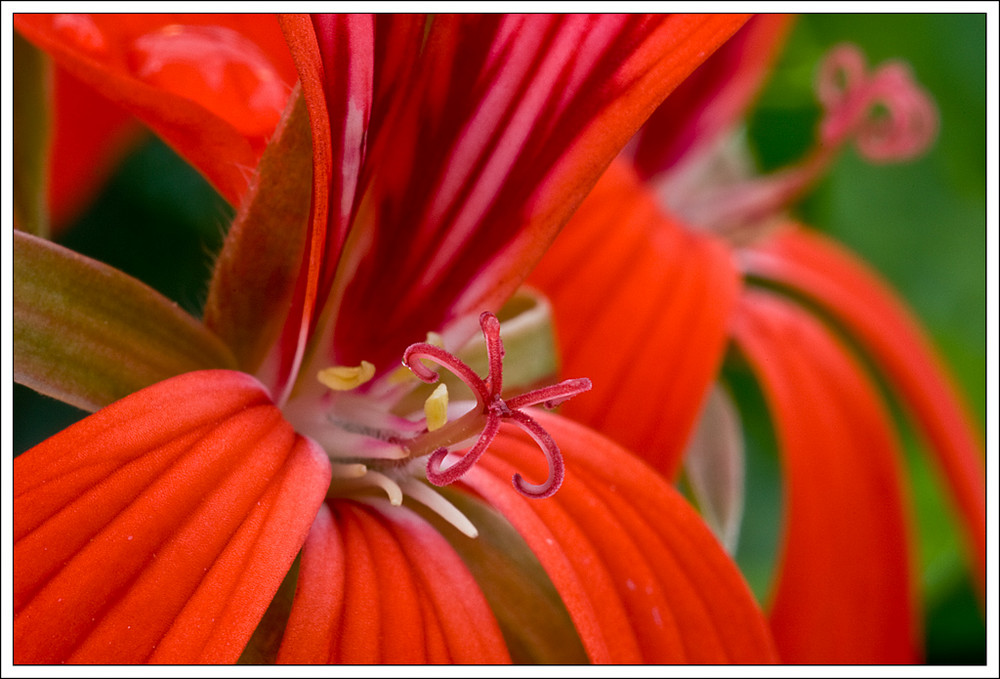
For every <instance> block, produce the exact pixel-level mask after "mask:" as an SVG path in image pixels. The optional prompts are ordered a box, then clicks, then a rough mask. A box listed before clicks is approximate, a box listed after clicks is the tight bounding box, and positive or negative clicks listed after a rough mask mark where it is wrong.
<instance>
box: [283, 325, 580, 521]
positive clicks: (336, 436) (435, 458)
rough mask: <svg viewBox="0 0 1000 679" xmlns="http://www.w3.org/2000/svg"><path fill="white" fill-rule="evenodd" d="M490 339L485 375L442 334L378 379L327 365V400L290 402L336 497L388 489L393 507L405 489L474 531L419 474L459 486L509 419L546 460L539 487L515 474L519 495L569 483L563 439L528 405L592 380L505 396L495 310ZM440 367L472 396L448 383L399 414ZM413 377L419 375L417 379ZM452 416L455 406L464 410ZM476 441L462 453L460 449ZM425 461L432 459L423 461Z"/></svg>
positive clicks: (367, 368) (370, 372) (547, 492)
mask: <svg viewBox="0 0 1000 679" xmlns="http://www.w3.org/2000/svg"><path fill="white" fill-rule="evenodd" d="M479 323H480V327H481V328H482V332H483V337H484V338H485V340H486V353H487V361H488V366H489V368H488V373H487V375H486V377H485V378H481V377H480V376H479V375H478V374H477V373H476V372H475V371H474V370H473V369H472V368H470V367H469V366H468V365H467V364H466V363H465V362H463V361H462V360H461V359H459V358H458V357H457V356H455V355H454V354H452V353H450V352H448V351H447V350H445V349H444V348H443V347H442V346H440V344H441V342H440V340H439V339H436V338H434V337H432V338H430V339H429V341H427V342H418V343H416V344H412V345H410V346H409V347H407V349H406V350H405V351H404V352H403V366H405V367H403V368H400V370H399V371H396V372H394V373H390V374H388V375H385V376H383V377H381V378H379V379H376V380H373V379H372V378H373V376H374V373H375V370H374V367H373V366H372V365H371V364H370V363H367V362H362V364H361V365H360V366H357V367H333V368H326V369H325V370H322V371H320V373H319V375H318V376H317V377H318V379H319V381H320V382H321V383H322V384H323V385H325V386H327V387H328V388H329V389H330V392H329V393H327V394H325V395H324V397H323V398H322V399H321V405H322V407H321V409H320V410H318V411H317V410H316V409H315V408H302V407H301V406H298V407H296V406H297V404H295V403H292V404H289V406H290V410H291V412H290V413H289V415H290V416H291V417H294V418H295V419H296V426H297V427H299V428H300V429H299V430H300V431H302V432H303V433H305V434H307V435H309V436H310V437H312V438H313V439H315V440H316V441H317V442H318V443H319V444H320V445H322V446H323V447H324V448H325V449H326V451H327V453H328V454H329V455H330V457H331V460H332V462H333V467H334V471H333V476H334V479H333V482H332V484H331V489H330V494H331V495H334V496H339V497H343V496H353V495H358V494H364V493H366V492H370V491H371V490H372V489H373V488H374V489H380V490H381V491H383V492H385V493H386V494H387V495H388V497H389V500H390V501H391V502H392V503H393V504H396V505H398V504H400V503H401V502H402V500H403V497H404V495H406V496H408V497H410V498H412V499H413V500H415V501H417V502H420V503H422V504H424V505H426V506H428V507H430V508H431V509H432V510H433V511H435V512H437V513H438V514H439V515H441V516H443V517H444V518H445V519H447V520H448V521H450V522H451V523H452V524H454V525H455V526H456V527H458V528H459V529H460V530H462V531H463V532H466V533H467V534H470V535H474V534H475V528H474V527H472V526H471V524H470V523H469V522H468V519H466V518H465V517H464V516H462V515H461V514H460V513H459V512H458V510H457V509H455V508H454V507H453V506H452V505H451V504H450V503H449V502H448V501H447V500H446V499H445V498H444V497H443V496H441V495H440V494H439V493H437V492H436V491H435V490H434V489H433V488H432V487H430V486H428V485H427V484H425V483H424V482H423V480H421V479H420V478H419V477H420V476H423V477H425V478H426V480H427V481H429V482H430V483H431V484H433V485H435V486H445V485H448V484H451V483H454V482H455V481H457V480H458V479H460V478H461V477H462V476H464V475H465V474H466V473H467V472H468V471H469V470H470V469H472V467H473V466H474V465H475V464H476V462H477V461H478V460H479V459H480V458H481V457H482V456H483V454H484V453H485V452H486V451H487V449H488V448H489V446H490V444H491V443H492V442H493V440H494V438H495V437H496V435H497V433H498V432H499V430H500V425H501V423H502V422H504V421H506V422H510V423H512V424H514V425H516V426H518V427H520V428H522V429H523V430H525V431H526V432H527V433H528V434H529V435H530V436H531V437H532V438H533V439H534V440H535V441H536V442H537V443H538V446H539V448H540V449H541V452H542V454H543V455H544V456H545V458H546V461H547V462H548V469H549V474H548V478H547V479H545V481H543V482H542V483H540V484H533V483H529V482H527V481H526V480H525V479H524V478H523V477H522V476H521V475H520V474H515V475H514V477H513V479H512V482H513V484H514V487H515V488H516V489H517V491H518V492H520V493H521V494H523V495H525V496H527V497H531V498H546V497H549V496H551V495H552V494H553V493H555V492H556V491H557V490H558V489H559V486H560V484H561V483H562V480H563V477H564V474H565V468H564V463H563V458H562V454H561V452H560V450H559V446H558V445H557V444H556V442H555V440H554V439H553V438H552V436H551V435H550V434H549V433H548V432H547V431H545V429H544V428H543V427H542V426H541V425H540V424H539V423H538V422H537V421H536V420H535V419H534V418H533V417H531V415H530V414H528V413H527V412H525V409H526V408H528V407H530V406H537V405H542V406H544V407H546V408H554V407H555V406H557V405H559V404H560V403H562V402H563V401H566V400H567V399H569V398H572V397H573V396H576V395H577V394H580V393H582V392H584V391H587V390H589V389H590V387H591V384H590V380H588V379H586V378H583V379H571V380H565V381H563V382H560V383H558V384H554V385H550V386H546V387H542V388H540V389H535V390H533V391H529V392H526V393H522V394H518V395H516V396H513V397H510V398H506V399H505V398H504V397H503V395H502V389H503V357H504V346H503V341H502V340H501V338H500V321H499V320H498V319H497V317H496V316H495V315H493V314H492V313H490V312H488V311H487V312H483V313H482V314H481V315H480V318H479ZM435 366H436V367H443V368H446V369H447V370H449V371H450V372H452V373H453V374H454V375H455V376H456V377H457V378H458V379H459V380H461V381H462V383H464V384H465V386H466V387H467V388H468V389H469V391H470V392H471V394H472V396H473V397H474V398H475V403H474V404H472V405H471V407H468V403H469V402H464V403H463V402H459V403H456V404H451V403H449V395H448V390H447V387H446V386H445V385H444V384H443V383H441V384H439V385H438V387H437V388H436V389H435V390H434V391H433V392H432V393H431V394H430V396H428V397H427V398H426V399H425V400H424V404H423V417H419V416H418V417H413V415H412V414H410V415H409V416H405V415H400V414H398V412H397V411H399V410H400V409H401V408H404V409H405V408H410V409H413V408H412V406H404V405H403V404H404V403H406V402H407V401H411V402H412V399H408V398H407V397H408V396H410V395H411V394H412V393H413V392H414V390H415V388H418V387H419V386H420V385H421V383H427V384H432V383H435V382H438V380H439V377H440V376H439V374H438V372H437V370H436V369H435ZM414 377H416V378H417V379H414ZM463 407H466V408H467V409H466V410H465V412H464V413H462V414H461V415H460V416H458V417H456V418H454V419H450V418H449V414H450V413H449V411H456V412H458V411H461V410H462V409H463ZM470 441H474V443H472V445H471V447H469V448H468V450H467V451H466V452H465V453H464V454H461V455H460V454H458V452H456V451H459V450H460V449H461V448H463V447H467V446H468V445H469V442H470ZM425 459H426V461H425Z"/></svg>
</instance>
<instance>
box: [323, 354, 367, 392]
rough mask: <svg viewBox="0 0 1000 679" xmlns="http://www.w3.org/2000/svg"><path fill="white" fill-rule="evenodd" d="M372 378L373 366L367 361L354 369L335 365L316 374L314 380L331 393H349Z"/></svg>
mask: <svg viewBox="0 0 1000 679" xmlns="http://www.w3.org/2000/svg"><path fill="white" fill-rule="evenodd" d="M374 376H375V366H374V365H372V364H371V363H369V362H368V361H361V365H358V366H354V367H350V366H342V365H335V366H332V367H330V368H323V369H322V370H320V371H319V373H317V375H316V379H318V380H319V381H320V382H321V383H322V384H323V386H325V387H327V388H328V389H332V390H333V391H350V390H351V389H354V388H356V387H360V386H361V385H362V384H364V383H365V382H367V381H368V380H370V379H371V378H373V377H374Z"/></svg>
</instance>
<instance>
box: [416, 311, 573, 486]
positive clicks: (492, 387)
mask: <svg viewBox="0 0 1000 679" xmlns="http://www.w3.org/2000/svg"><path fill="white" fill-rule="evenodd" d="M479 325H480V327H481V328H482V331H483V337H484V338H485V339H486V353H487V358H488V364H489V373H488V374H487V376H486V378H485V379H483V378H481V377H479V375H477V374H476V372H475V371H474V370H472V368H470V367H469V366H468V365H466V364H465V363H464V362H462V361H461V360H460V359H459V358H457V357H456V356H454V355H453V354H451V353H449V352H447V351H446V350H444V349H443V348H441V347H436V346H433V345H431V344H428V343H426V342H421V343H418V344H413V345H410V346H409V347H408V348H407V349H406V351H405V352H404V353H403V363H404V365H406V366H407V367H409V368H410V370H412V371H413V373H414V374H415V375H416V376H417V377H418V378H420V379H421V380H423V381H424V382H429V383H430V382H435V381H437V379H438V375H437V373H436V372H435V371H434V370H432V369H431V368H429V367H428V366H427V365H426V361H430V362H433V363H436V364H438V365H440V366H442V367H444V368H447V369H448V370H450V371H451V372H452V373H454V374H455V375H456V376H457V377H458V378H459V379H461V380H462V381H463V382H464V383H465V384H466V385H467V386H468V387H469V389H470V390H471V391H472V393H473V394H475V396H476V408H475V410H473V411H470V412H469V413H467V414H466V415H464V416H462V417H461V418H459V419H458V420H456V421H455V422H454V423H452V424H449V425H445V426H443V427H442V428H440V429H437V431H435V433H434V435H433V437H431V436H430V435H429V434H428V435H425V436H427V437H428V440H427V442H428V443H429V441H441V442H442V443H444V442H445V441H446V440H447V436H446V434H447V433H448V427H454V430H455V432H454V433H455V439H456V440H454V441H451V442H449V443H450V444H454V443H458V442H460V441H461V440H463V439H465V438H467V437H468V435H469V432H468V430H467V429H468V425H469V423H470V421H471V420H470V417H471V418H476V419H475V421H476V422H477V423H479V424H478V426H479V436H478V438H477V439H476V442H475V444H473V446H472V447H471V448H470V449H469V450H468V451H467V452H466V453H465V454H464V455H463V456H462V457H461V458H460V459H459V460H457V461H456V462H453V463H452V464H451V465H450V466H448V467H444V462H445V459H446V458H447V457H448V455H449V452H448V445H437V444H433V445H435V446H436V447H435V448H433V450H430V451H429V453H425V454H429V457H428V459H427V480H428V481H430V482H431V483H433V484H435V485H439V486H443V485H447V484H450V483H453V482H455V481H457V480H458V479H459V478H461V477H462V476H463V475H464V474H465V473H466V472H468V471H469V470H470V469H471V468H472V467H473V465H475V463H476V462H477V461H478V460H479V458H481V457H482V456H483V454H484V453H485V452H486V449H487V448H488V447H489V445H490V444H491V443H492V442H493V439H494V438H495V437H496V435H497V433H498V432H499V431H500V424H501V422H503V421H504V420H507V421H509V422H512V423H513V424H516V425H518V426H519V427H521V428H522V429H524V430H525V431H526V432H528V434H529V435H531V437H532V438H533V439H534V440H535V441H536V442H537V443H538V446H539V448H541V450H542V453H543V454H544V455H545V458H546V460H547V461H548V465H549V476H548V478H547V479H546V481H545V482H544V483H541V484H538V485H535V484H529V483H526V482H525V481H524V479H523V478H522V477H521V475H520V474H517V475H515V476H514V478H513V483H514V487H515V488H516V489H517V490H518V491H519V492H520V493H522V494H523V495H526V496H528V497H533V498H544V497H548V496H550V495H552V494H553V493H555V492H556V490H558V489H559V486H560V484H561V483H562V480H563V476H564V464H563V459H562V453H561V452H560V451H559V446H558V445H557V444H556V442H555V440H554V439H553V438H552V436H551V435H549V433H548V432H546V431H545V429H543V428H542V426H541V425H540V424H538V422H537V421H535V420H534V419H533V418H532V417H531V416H530V415H528V414H527V413H524V412H522V411H521V408H526V407H529V406H533V405H539V404H541V405H544V406H545V407H547V408H552V407H555V406H556V405H558V404H560V403H562V402H564V401H566V400H567V399H569V398H572V397H573V396H576V395H577V394H580V393H583V392H585V391H587V390H589V389H590V387H591V384H590V380H588V379H586V378H582V379H574V380H566V381H564V382H561V383H559V384H555V385H551V386H548V387H542V388H541V389H536V390H534V391H530V392H527V393H525V394H520V395H518V396H515V397H513V398H511V399H509V400H504V399H503V397H502V395H501V390H502V388H503V356H504V348H503V341H502V340H501V339H500V321H499V320H498V319H497V317H496V316H494V315H493V314H492V313H490V312H488V311H484V312H483V313H482V314H481V315H480V317H479ZM432 397H433V396H432ZM428 401H430V399H428ZM427 429H428V432H430V431H434V430H432V429H431V424H430V418H428V426H427ZM420 438H421V437H417V439H420ZM419 443H420V442H419V441H414V442H413V443H412V444H411V445H412V446H413V450H418V449H419ZM424 445H426V443H425V444H424Z"/></svg>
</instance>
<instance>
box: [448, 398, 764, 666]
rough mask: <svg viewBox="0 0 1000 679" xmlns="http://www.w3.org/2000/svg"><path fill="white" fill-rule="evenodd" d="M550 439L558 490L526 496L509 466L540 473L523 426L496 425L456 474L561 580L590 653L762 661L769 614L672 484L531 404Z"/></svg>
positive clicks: (618, 658)
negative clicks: (561, 466)
mask: <svg viewBox="0 0 1000 679" xmlns="http://www.w3.org/2000/svg"><path fill="white" fill-rule="evenodd" d="M534 416H535V417H537V418H538V420H539V422H540V423H541V424H542V425H543V426H544V427H545V428H546V429H547V430H548V431H549V432H550V433H551V434H552V435H553V436H554V438H555V439H556V440H558V441H559V443H560V446H561V448H562V450H563V452H564V454H565V456H566V467H567V475H566V480H565V482H564V484H563V486H562V487H561V488H560V489H559V492H558V493H556V494H555V495H553V496H552V497H551V498H548V499H546V500H537V501H535V500H528V499H525V498H523V497H521V496H520V495H519V494H518V493H517V491H515V490H514V488H513V487H512V485H511V483H510V478H511V476H512V474H513V473H514V472H515V471H520V472H522V473H525V472H526V476H527V477H528V478H529V479H541V478H544V476H545V474H546V473H547V464H546V462H545V460H544V458H543V457H542V455H541V454H540V453H539V452H538V450H537V447H536V445H535V443H534V442H533V441H532V440H531V439H530V438H529V437H528V436H527V435H525V434H523V433H517V432H515V430H510V429H508V430H505V432H504V433H502V434H501V436H499V437H497V439H495V441H494V443H493V445H492V446H491V447H490V454H488V455H486V456H485V457H484V458H483V460H482V461H481V462H480V464H479V465H478V466H477V467H476V468H475V469H474V470H473V471H472V472H470V473H469V474H468V475H467V476H466V477H464V479H463V482H467V485H469V486H470V487H471V488H473V490H475V491H476V492H478V493H480V494H481V495H482V496H483V497H484V498H486V499H487V501H489V502H490V503H491V504H493V505H494V506H496V507H497V509H498V510H499V511H501V512H502V513H503V514H504V515H505V516H507V518H508V519H509V520H510V521H511V522H512V523H513V524H514V526H515V527H516V528H517V529H518V531H519V532H520V533H521V534H522V535H523V536H524V537H525V539H526V540H527V541H528V544H529V545H530V546H531V548H532V550H533V551H534V552H535V554H536V555H537V556H538V558H539V560H540V561H541V563H542V565H543V566H544V567H545V569H546V570H547V571H548V573H549V576H550V577H551V578H552V581H553V583H554V584H555V586H556V588H557V589H558V590H559V592H560V594H561V595H562V598H563V600H564V602H565V603H566V606H567V609H568V610H569V612H570V615H571V617H572V618H573V621H574V623H575V624H576V625H577V629H578V631H579V633H580V637H581V639H582V640H583V643H584V646H585V647H586V649H587V652H588V654H589V655H590V656H591V660H592V661H594V662H616V663H620V662H657V663H659V662H687V663H691V662H715V663H761V662H772V661H774V659H775V656H774V651H773V647H772V642H771V640H770V636H769V633H768V630H767V625H766V622H765V621H764V618H763V616H762V614H761V612H760V609H759V608H758V606H757V604H756V602H755V601H754V600H753V596H752V594H751V593H750V591H749V589H748V587H747V585H746V583H745V582H744V581H743V579H742V576H741V575H740V573H739V571H738V570H737V569H736V566H735V565H734V564H733V563H732V562H731V561H730V560H729V559H728V557H727V556H726V555H725V553H724V552H723V550H722V548H721V546H720V545H719V544H718V542H717V541H716V540H715V538H714V537H713V536H712V534H711V532H710V531H709V530H708V529H707V528H706V527H705V525H704V524H703V523H702V522H701V519H700V517H698V515H697V514H696V513H695V512H694V510H693V509H691V508H690V507H689V506H688V505H687V504H686V503H685V502H684V500H683V499H682V498H681V497H680V495H679V494H678V493H677V492H676V491H675V490H674V489H673V488H672V487H671V486H670V485H669V484H667V483H666V482H665V481H664V480H663V479H662V477H660V476H659V475H658V474H656V473H655V472H654V471H653V470H652V469H650V468H648V467H646V466H645V465H643V464H642V463H641V462H640V461H639V460H638V459H636V458H634V457H632V456H631V455H630V454H629V453H627V452H626V451H625V450H624V449H622V448H620V447H618V446H617V445H615V444H614V443H612V442H611V441H609V440H608V439H605V438H603V437H601V436H600V435H598V434H596V433H594V432H592V431H590V430H587V429H584V428H583V427H581V426H580V425H577V424H575V423H573V422H571V421H569V420H567V419H565V418H561V417H558V416H555V415H550V414H547V413H544V412H538V413H535V414H534Z"/></svg>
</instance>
